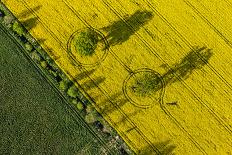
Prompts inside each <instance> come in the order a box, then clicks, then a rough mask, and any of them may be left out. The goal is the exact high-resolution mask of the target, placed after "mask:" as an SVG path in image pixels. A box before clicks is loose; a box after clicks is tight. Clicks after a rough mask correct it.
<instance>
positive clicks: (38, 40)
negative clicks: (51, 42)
mask: <svg viewBox="0 0 232 155" xmlns="http://www.w3.org/2000/svg"><path fill="white" fill-rule="evenodd" d="M36 41H37V43H38V44H39V45H41V44H44V42H45V41H46V39H44V38H40V39H37V40H36Z"/></svg>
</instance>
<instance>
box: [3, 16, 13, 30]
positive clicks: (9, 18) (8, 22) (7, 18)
mask: <svg viewBox="0 0 232 155" xmlns="http://www.w3.org/2000/svg"><path fill="white" fill-rule="evenodd" d="M3 20H4V23H5V24H6V25H7V26H8V27H10V26H11V24H12V23H13V21H14V18H13V17H12V16H11V15H7V16H4V18H3Z"/></svg>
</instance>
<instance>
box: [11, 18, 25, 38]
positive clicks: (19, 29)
mask: <svg viewBox="0 0 232 155" xmlns="http://www.w3.org/2000/svg"><path fill="white" fill-rule="evenodd" d="M13 31H15V32H16V33H17V34H18V35H19V36H22V35H23V34H24V29H23V27H22V25H21V24H20V23H19V22H17V21H15V22H14V24H13Z"/></svg>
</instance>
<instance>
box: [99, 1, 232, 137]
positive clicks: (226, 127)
mask: <svg viewBox="0 0 232 155" xmlns="http://www.w3.org/2000/svg"><path fill="white" fill-rule="evenodd" d="M103 2H104V3H107V2H105V1H103ZM106 5H107V6H108V7H109V8H110V9H111V10H112V11H113V12H114V13H115V14H116V15H117V16H118V17H119V18H120V19H121V20H123V18H122V16H120V15H119V14H118V13H117V11H115V10H114V9H113V7H112V6H110V4H106ZM153 9H154V8H153ZM154 12H155V13H156V14H157V15H158V16H159V17H160V18H161V19H162V20H163V21H164V22H165V23H166V24H167V25H168V26H169V27H170V28H171V29H172V30H173V31H174V32H175V33H176V34H177V35H178V36H179V37H180V36H181V37H180V39H181V40H183V38H184V37H183V36H182V35H181V34H179V32H178V31H177V30H176V29H175V28H174V27H173V26H172V25H171V24H170V23H168V22H167V21H166V19H165V18H164V17H163V16H162V15H161V14H160V13H159V14H158V13H157V12H158V11H157V10H155V11H154ZM123 21H124V20H123ZM125 24H127V25H128V23H125ZM128 26H129V27H131V25H128ZM132 28H133V27H132ZM135 35H136V36H137V37H138V38H139V39H140V40H141V41H142V42H143V43H144V44H145V46H147V47H148V49H150V52H151V53H152V54H154V55H155V56H156V57H157V58H159V59H160V60H161V61H163V62H164V64H166V65H167V66H169V65H168V64H167V63H166V62H165V61H164V60H163V59H162V58H161V57H160V56H159V55H158V54H157V53H156V52H153V51H155V50H154V48H153V47H152V46H151V45H150V44H149V43H147V41H146V40H145V39H142V37H141V36H140V35H139V34H138V33H135ZM183 41H184V42H185V43H186V41H187V40H186V41H185V40H183ZM187 42H188V41H187ZM186 45H188V46H190V48H191V49H192V48H193V47H192V46H191V45H190V43H189V42H188V44H187V43H186ZM206 65H208V66H209V64H206ZM210 66H211V65H210ZM169 67H170V66H169ZM209 68H210V69H211V70H212V71H213V72H214V69H212V66H211V67H209ZM215 74H216V73H215ZM218 74H219V73H218ZM174 75H175V74H174ZM219 75H220V74H219ZM175 76H176V75H175ZM220 76H221V75H220ZM219 78H220V77H219ZM221 78H222V79H224V78H223V77H222V76H221ZM177 79H179V81H181V83H183V85H184V86H185V87H186V88H188V89H189V91H190V92H191V93H192V95H193V96H194V97H195V98H196V99H197V100H198V101H199V102H200V103H201V104H202V105H203V106H204V107H206V108H207V110H208V111H209V113H211V115H212V116H213V117H214V118H215V119H216V120H217V121H218V122H219V123H220V124H221V125H222V126H223V127H224V129H225V130H226V131H228V132H229V133H230V134H232V131H231V128H230V126H229V125H228V124H227V123H226V122H224V120H223V119H222V118H221V117H220V116H219V115H218V114H216V113H215V112H214V111H213V110H212V109H211V108H210V107H209V106H208V105H207V104H205V103H204V102H203V101H202V100H201V99H200V98H199V97H198V96H197V94H196V93H195V92H194V91H193V90H192V89H191V88H190V87H189V86H188V85H187V84H186V83H185V82H184V81H183V80H182V79H181V78H179V77H177ZM227 83H228V82H227ZM228 87H229V86H228ZM231 90H232V87H231Z"/></svg>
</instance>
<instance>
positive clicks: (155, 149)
mask: <svg viewBox="0 0 232 155" xmlns="http://www.w3.org/2000/svg"><path fill="white" fill-rule="evenodd" d="M23 3H24V6H25V7H26V8H27V9H28V10H30V9H29V6H28V5H27V4H26V2H25V1H23ZM32 12H33V11H32ZM33 15H34V16H36V17H38V16H37V15H36V13H35V12H33ZM38 20H39V22H40V23H41V25H42V26H43V27H44V28H45V29H46V31H47V32H49V34H51V36H52V37H53V39H54V40H56V41H57V42H59V43H60V45H62V44H63V43H62V42H61V41H60V40H59V39H58V37H57V36H56V35H55V34H54V33H53V32H52V31H51V30H50V29H49V28H48V27H47V26H45V24H44V23H43V22H42V20H41V19H40V18H39V17H38ZM61 47H62V49H63V50H64V51H66V50H67V49H66V48H64V47H63V46H61ZM80 70H84V71H86V70H85V69H84V68H80ZM68 75H69V76H70V74H68ZM86 76H87V77H89V76H88V75H86ZM70 77H72V76H70ZM89 79H91V78H90V77H89ZM91 80H92V79H91ZM92 81H93V80H92ZM93 82H94V81H93ZM76 84H78V86H79V88H81V86H80V85H79V83H76ZM97 87H98V89H99V90H100V91H103V90H102V88H100V87H99V86H97ZM82 90H84V89H83V88H82ZM102 94H104V96H106V95H105V94H107V93H103V92H102ZM85 95H87V96H89V95H88V94H87V93H86V92H85ZM106 97H107V98H108V99H109V101H110V102H111V104H112V105H113V106H114V107H116V108H118V109H120V110H121V108H120V107H118V105H116V104H114V103H113V102H112V101H111V100H110V98H109V97H108V96H106ZM90 98H91V97H90ZM91 102H93V100H92V101H91ZM95 106H96V107H98V109H100V107H99V106H98V105H96V104H95ZM120 112H121V113H122V115H124V117H125V118H127V119H128V122H129V123H131V120H130V118H128V117H127V115H126V114H125V113H124V112H123V111H122V110H121V111H120ZM105 115H106V116H107V117H108V119H109V120H110V121H111V123H112V124H113V125H114V126H117V125H116V123H114V121H112V119H111V118H110V117H109V115H108V114H107V113H105ZM131 125H132V126H133V127H134V129H135V130H136V131H137V132H138V133H139V134H140V135H141V136H142V138H143V139H144V140H145V141H146V142H147V143H148V144H149V145H150V146H152V148H153V150H154V151H155V152H157V153H159V150H158V149H157V148H155V146H154V145H153V144H152V143H151V142H149V141H148V139H147V138H146V137H143V133H142V132H141V131H140V130H139V129H138V127H137V126H136V125H135V124H134V123H133V122H132V123H131ZM117 132H118V131H117ZM119 133H120V134H121V135H123V136H124V138H126V139H127V140H128V141H130V144H131V145H134V143H133V142H132V141H131V140H130V139H129V138H128V137H127V136H126V135H125V134H124V133H122V132H119ZM94 134H95V133H94ZM96 136H97V135H96ZM104 144H105V143H104ZM105 146H106V145H105ZM134 146H135V145H134ZM134 148H136V147H134ZM108 150H109V149H108Z"/></svg>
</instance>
